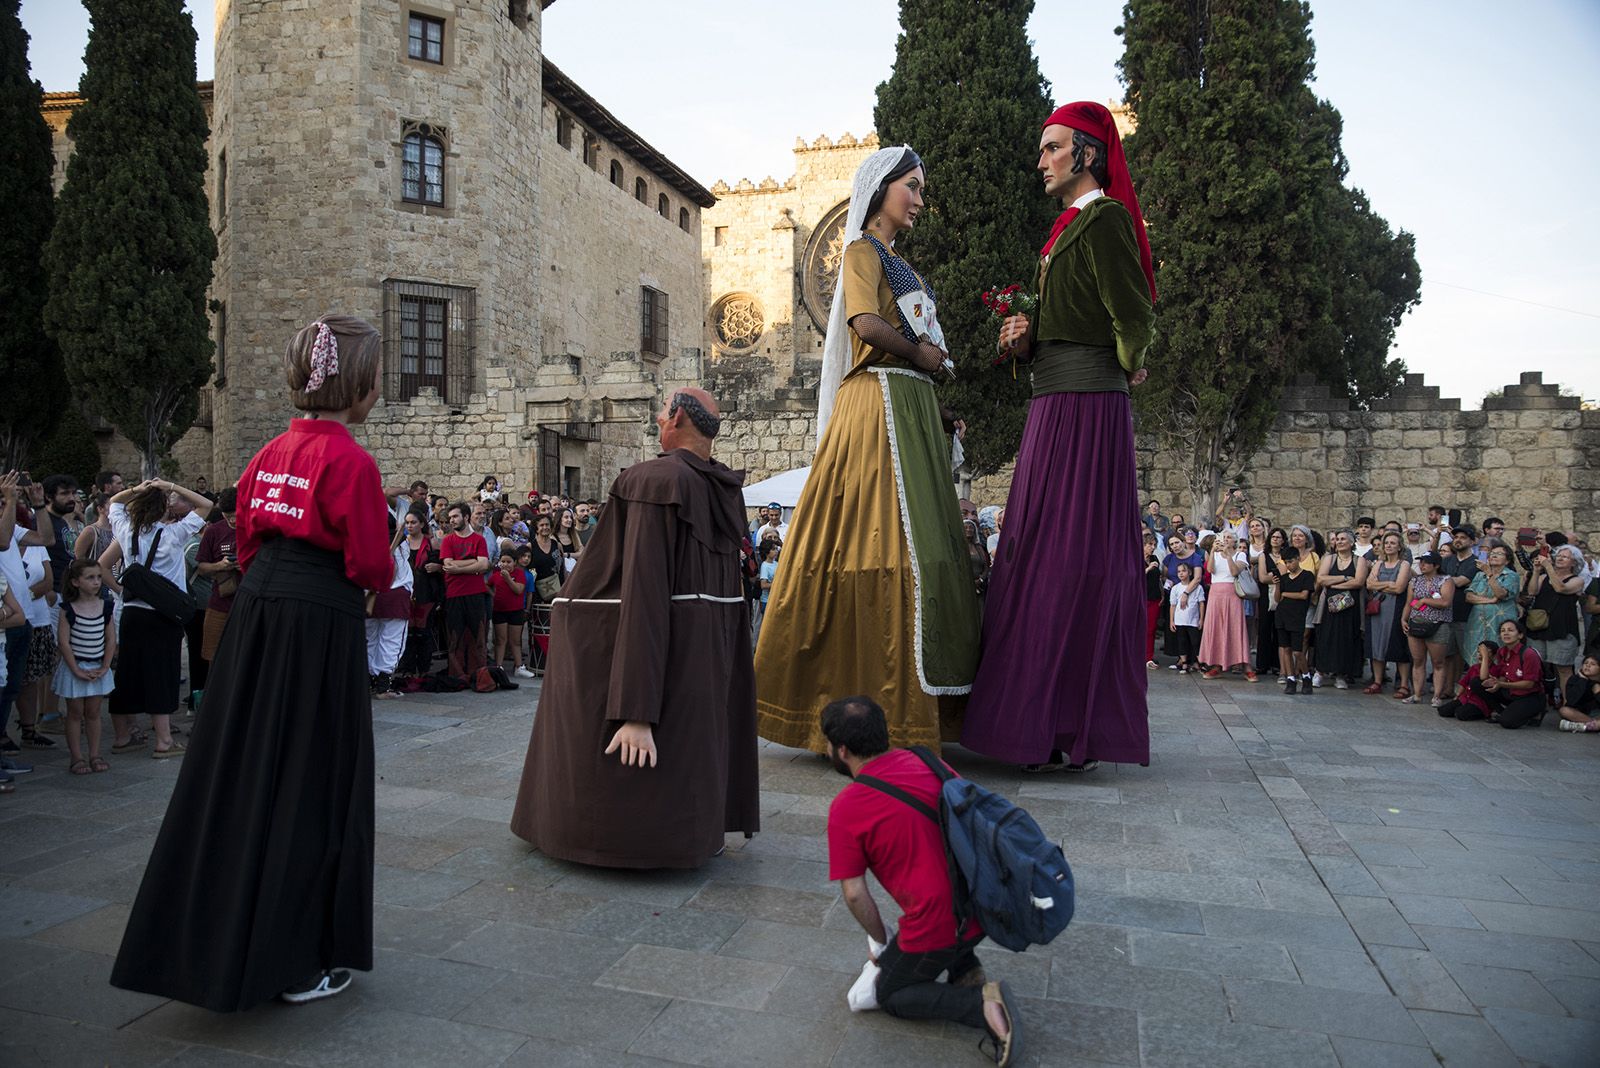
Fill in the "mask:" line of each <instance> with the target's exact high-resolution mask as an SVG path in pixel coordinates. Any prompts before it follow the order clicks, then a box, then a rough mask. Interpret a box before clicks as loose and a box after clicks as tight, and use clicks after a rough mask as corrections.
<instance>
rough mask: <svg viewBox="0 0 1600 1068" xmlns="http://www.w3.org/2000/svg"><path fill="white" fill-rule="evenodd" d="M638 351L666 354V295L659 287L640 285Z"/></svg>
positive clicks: (654, 354)
mask: <svg viewBox="0 0 1600 1068" xmlns="http://www.w3.org/2000/svg"><path fill="white" fill-rule="evenodd" d="M639 303H640V306H641V309H642V314H641V319H640V330H639V351H640V352H645V353H649V354H650V355H652V356H665V355H666V354H667V295H666V294H665V293H663V292H661V290H659V289H651V288H650V287H649V286H644V287H642V289H641V291H640V302H639Z"/></svg>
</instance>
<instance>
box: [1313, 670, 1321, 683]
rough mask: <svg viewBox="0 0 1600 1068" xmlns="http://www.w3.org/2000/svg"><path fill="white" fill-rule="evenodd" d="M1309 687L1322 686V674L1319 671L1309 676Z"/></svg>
mask: <svg viewBox="0 0 1600 1068" xmlns="http://www.w3.org/2000/svg"><path fill="white" fill-rule="evenodd" d="M1311 685H1313V686H1321V685H1322V672H1320V671H1319V672H1317V673H1316V674H1314V675H1312V676H1311Z"/></svg>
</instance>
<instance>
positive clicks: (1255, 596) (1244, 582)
mask: <svg viewBox="0 0 1600 1068" xmlns="http://www.w3.org/2000/svg"><path fill="white" fill-rule="evenodd" d="M1249 559H1250V556H1249V554H1248V553H1246V554H1245V560H1246V561H1247V563H1246V566H1245V569H1244V570H1243V571H1241V572H1239V573H1238V574H1237V575H1235V576H1233V592H1234V593H1237V594H1238V595H1239V596H1240V597H1243V598H1244V599H1245V600H1247V601H1256V600H1260V598H1261V583H1259V582H1257V581H1256V569H1255V567H1254V566H1253V565H1250V564H1249V563H1248V560H1249Z"/></svg>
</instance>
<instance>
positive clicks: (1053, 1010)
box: [925, 997, 1139, 1068]
mask: <svg viewBox="0 0 1600 1068" xmlns="http://www.w3.org/2000/svg"><path fill="white" fill-rule="evenodd" d="M1022 1026H1023V1032H1022V1034H1023V1039H1024V1041H1025V1042H1026V1043H1027V1048H1028V1050H1029V1051H1031V1053H1032V1054H1033V1055H1035V1056H1037V1057H1038V1063H1039V1065H1040V1066H1041V1068H1049V1066H1051V1065H1063V1066H1065V1065H1074V1066H1076V1065H1080V1064H1106V1065H1109V1064H1138V1063H1139V1017H1138V1014H1136V1013H1134V1012H1133V1011H1131V1010H1129V1009H1126V1008H1118V1007H1113V1006H1106V1005H1080V1004H1075V1003H1073V1002H1068V1001H1054V1000H1052V1001H1040V1000H1038V999H1036V998H1028V997H1023V998H1022ZM951 1030H952V1031H954V1032H955V1033H956V1034H957V1036H958V1037H959V1038H961V1039H965V1040H966V1041H967V1042H971V1041H972V1040H973V1039H972V1037H971V1036H973V1035H974V1034H976V1032H974V1031H972V1030H971V1029H969V1028H957V1027H955V1026H954V1025H952V1027H951ZM967 1056H969V1055H968V1054H966V1052H965V1050H963V1057H962V1060H961V1061H956V1060H951V1061H949V1062H946V1063H964V1062H965V1061H966V1058H967ZM925 1063H933V1062H925Z"/></svg>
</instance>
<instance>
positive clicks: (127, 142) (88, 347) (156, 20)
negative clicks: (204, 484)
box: [45, 0, 217, 477]
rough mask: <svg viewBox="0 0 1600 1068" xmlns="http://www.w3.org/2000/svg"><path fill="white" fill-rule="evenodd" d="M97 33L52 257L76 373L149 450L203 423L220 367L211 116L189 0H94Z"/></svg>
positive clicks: (58, 324) (56, 311)
mask: <svg viewBox="0 0 1600 1068" xmlns="http://www.w3.org/2000/svg"><path fill="white" fill-rule="evenodd" d="M84 6H85V7H87V8H88V9H89V15H90V19H91V28H90V31H89V45H88V48H87V50H86V51H85V52H84V68H85V69H84V74H83V80H82V82H81V83H80V84H79V93H80V94H81V95H82V96H83V98H84V103H83V105H82V107H80V108H79V109H78V111H77V112H75V113H74V114H73V116H72V121H71V122H70V124H69V125H68V127H67V132H68V134H69V136H71V138H72V139H73V142H74V146H75V151H74V153H73V156H72V159H71V161H70V162H69V163H68V165H67V183H66V186H65V188H63V190H62V192H61V198H60V201H59V203H58V205H57V218H56V225H55V230H54V232H53V233H52V234H51V238H50V244H49V247H48V249H47V251H46V256H45V262H46V266H47V268H48V271H49V277H50V300H49V303H48V304H47V306H46V309H45V321H46V326H47V328H48V329H49V330H50V331H51V332H52V333H53V334H54V336H55V338H56V340H57V342H58V343H59V344H60V346H61V350H62V354H63V355H64V357H65V359H66V365H67V374H68V375H69V376H70V378H71V379H72V382H73V385H74V386H76V387H77V389H78V390H79V391H80V392H81V393H83V394H84V395H85V396H86V397H87V398H88V399H89V401H90V402H91V403H92V404H93V405H94V408H95V410H97V411H98V412H99V413H100V414H101V415H103V416H104V417H105V418H106V419H107V420H108V421H110V422H111V423H112V425H114V426H115V427H116V428H117V429H118V430H120V431H121V432H122V433H123V434H124V435H125V436H126V437H127V438H128V439H129V440H130V441H132V442H133V443H134V445H136V446H137V447H138V448H139V450H140V452H141V453H142V454H143V460H144V474H145V476H146V477H153V476H154V475H155V474H156V473H157V470H158V467H159V462H160V458H161V457H162V456H163V455H165V454H166V453H167V452H168V451H169V450H170V449H171V447H172V445H173V444H174V443H175V442H176V441H177V440H178V438H179V437H181V436H182V435H183V432H184V431H185V430H187V429H188V428H189V426H190V425H191V424H192V423H193V421H194V417H195V413H196V408H197V394H196V391H197V390H198V389H199V387H200V386H202V385H204V384H205V382H206V379H207V378H208V377H209V376H210V374H211V349H212V345H211V339H210V336H209V329H208V324H207V322H206V304H205V297H206V286H207V285H208V284H209V282H210V280H211V261H212V260H213V259H214V258H215V257H216V252H217V244H216V238H215V236H214V235H213V234H212V232H211V226H210V222H209V219H208V215H207V210H206V196H205V171H206V151H205V139H206V133H207V128H206V117H205V110H204V108H203V107H202V106H201V104H200V98H199V96H198V95H197V94H196V92H195V30H194V24H193V22H192V20H191V19H190V17H189V14H188V12H186V11H184V9H183V2H182V0H85V3H84Z"/></svg>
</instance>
